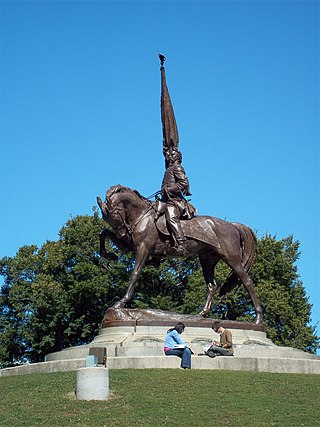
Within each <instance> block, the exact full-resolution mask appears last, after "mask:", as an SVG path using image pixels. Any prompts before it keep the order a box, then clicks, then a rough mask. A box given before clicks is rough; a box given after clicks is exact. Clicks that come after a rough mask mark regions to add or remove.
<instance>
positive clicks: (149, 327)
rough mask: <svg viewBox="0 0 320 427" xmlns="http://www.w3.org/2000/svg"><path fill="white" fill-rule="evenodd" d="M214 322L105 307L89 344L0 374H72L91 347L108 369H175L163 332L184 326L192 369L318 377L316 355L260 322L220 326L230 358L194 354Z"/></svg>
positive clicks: (207, 340)
mask: <svg viewBox="0 0 320 427" xmlns="http://www.w3.org/2000/svg"><path fill="white" fill-rule="evenodd" d="M213 321H214V319H205V318H203V317H201V316H191V315H179V314H175V313H168V312H164V311H159V310H130V309H121V310H114V309H109V310H107V313H106V316H105V317H104V319H103V322H102V328H101V330H100V333H99V335H98V336H97V337H95V339H94V340H93V341H92V342H91V343H90V344H88V345H84V346H77V347H71V348H67V349H65V350H62V351H59V352H56V353H50V354H48V355H47V356H46V359H45V362H44V363H38V364H34V365H25V366H20V367H17V368H7V369H4V370H2V371H0V375H16V374H19V373H25V372H28V373H29V372H54V371H65V370H76V369H79V368H81V367H84V366H85V359H86V356H87V355H88V354H89V352H90V348H92V347H104V348H106V349H107V363H106V364H107V367H108V368H109V369H123V368H135V369H145V368H178V367H179V363H180V359H179V358H177V357H167V356H165V355H164V352H163V343H164V339H165V336H166V333H167V330H168V329H169V328H171V327H173V326H174V325H175V324H176V323H177V322H183V323H184V324H185V325H186V328H185V331H184V333H183V335H182V338H183V339H184V341H185V342H186V343H187V344H188V345H189V346H190V347H191V349H192V350H193V352H194V353H195V355H194V356H192V368H193V369H229V370H238V371H241V370H243V371H257V372H289V373H305V374H320V358H319V357H318V356H315V355H313V354H310V353H306V352H303V351H301V350H297V349H295V348H291V347H279V346H277V345H275V344H274V343H273V342H272V341H271V340H270V339H268V338H267V336H266V332H265V328H264V326H263V325H262V324H258V325H257V324H255V323H249V322H234V321H227V320H226V321H222V322H221V323H222V324H223V326H224V327H225V328H228V329H229V330H230V331H231V332H232V336H233V343H234V356H233V357H231V356H229V357H228V356H227V357H224V356H220V357H216V358H214V359H210V358H209V357H206V356H198V354H200V353H203V350H204V348H207V347H209V345H210V343H211V342H212V340H215V341H217V340H219V336H218V334H215V333H214V331H213V330H212V329H211V326H212V322H213Z"/></svg>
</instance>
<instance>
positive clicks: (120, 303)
mask: <svg viewBox="0 0 320 427" xmlns="http://www.w3.org/2000/svg"><path fill="white" fill-rule="evenodd" d="M125 306H126V303H125V302H124V301H121V300H120V301H118V302H116V303H115V304H113V306H112V308H116V309H117V308H124V307H125Z"/></svg>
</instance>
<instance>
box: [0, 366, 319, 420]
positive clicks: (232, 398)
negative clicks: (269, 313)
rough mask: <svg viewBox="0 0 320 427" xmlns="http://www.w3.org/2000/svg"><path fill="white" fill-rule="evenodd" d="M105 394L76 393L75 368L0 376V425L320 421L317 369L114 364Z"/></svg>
mask: <svg viewBox="0 0 320 427" xmlns="http://www.w3.org/2000/svg"><path fill="white" fill-rule="evenodd" d="M109 382H110V392H111V396H110V399H109V400H108V401H105V402H103V401H89V402H87V401H79V400H76V399H75V394H74V391H75V387H76V373H75V372H66V373H65V372H59V373H53V374H32V375H24V376H15V377H4V378H1V377H0V426H1V427H3V426H10V427H22V426H30V427H31V426H32V427H34V426H48V427H49V426H72V427H76V426H86V427H106V426H107V427H113V426H128V427H129V426H139V427H140V426H148V427H152V426H197V427H199V426H218V427H221V426H223V427H225V426H230V427H237V426H259V427H260V426H261V427H262V426H286V427H288V426H293V427H296V426H306V427H310V426H317V425H319V426H320V409H319V408H320V376H319V375H300V374H270V373H254V372H233V371H196V370H180V369H177V370H173V369H149V370H110V371H109Z"/></svg>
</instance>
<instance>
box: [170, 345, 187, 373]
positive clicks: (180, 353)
mask: <svg viewBox="0 0 320 427" xmlns="http://www.w3.org/2000/svg"><path fill="white" fill-rule="evenodd" d="M165 355H166V356H178V357H181V368H184V369H191V350H190V349H189V348H184V349H183V350H180V349H173V348H172V349H171V350H167V351H165Z"/></svg>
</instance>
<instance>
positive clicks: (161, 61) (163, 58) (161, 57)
mask: <svg viewBox="0 0 320 427" xmlns="http://www.w3.org/2000/svg"><path fill="white" fill-rule="evenodd" d="M159 59H160V63H161V67H163V64H164V61H165V60H166V59H167V58H166V57H165V56H164V55H162V53H159Z"/></svg>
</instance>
